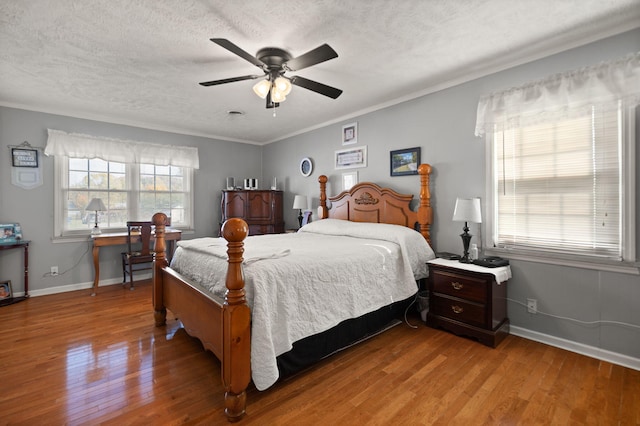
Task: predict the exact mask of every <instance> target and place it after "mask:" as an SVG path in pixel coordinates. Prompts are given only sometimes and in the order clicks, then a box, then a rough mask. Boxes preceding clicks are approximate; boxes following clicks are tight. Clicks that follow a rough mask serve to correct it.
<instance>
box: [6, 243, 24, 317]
mask: <svg viewBox="0 0 640 426" xmlns="http://www.w3.org/2000/svg"><path fill="white" fill-rule="evenodd" d="M30 242H31V241H27V240H22V241H17V242H15V243H3V244H0V250H10V249H15V248H23V249H24V296H20V297H12V298H11V299H4V300H2V301H0V306H4V305H10V304H11V303H16V302H20V301H21V300H24V299H26V298H27V297H29V243H30Z"/></svg>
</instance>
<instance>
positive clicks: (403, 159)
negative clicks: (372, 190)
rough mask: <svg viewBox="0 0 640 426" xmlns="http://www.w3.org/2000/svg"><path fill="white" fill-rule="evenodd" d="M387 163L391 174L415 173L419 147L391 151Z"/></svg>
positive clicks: (416, 171) (416, 172) (418, 162)
mask: <svg viewBox="0 0 640 426" xmlns="http://www.w3.org/2000/svg"><path fill="white" fill-rule="evenodd" d="M389 163H390V170H391V176H406V175H417V174H418V166H419V165H420V147H416V148H407V149H398V150H396V151H391V153H390V160H389Z"/></svg>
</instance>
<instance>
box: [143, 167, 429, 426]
mask: <svg viewBox="0 0 640 426" xmlns="http://www.w3.org/2000/svg"><path fill="white" fill-rule="evenodd" d="M418 173H419V177H420V200H419V205H418V210H417V211H413V210H411V208H410V203H411V201H412V199H413V195H403V194H399V193H397V192H395V191H393V190H391V189H387V188H380V187H379V186H378V185H376V184H373V183H369V182H363V183H360V184H357V185H355V186H354V187H353V188H352V189H351V190H349V191H344V192H342V193H340V194H339V195H337V196H335V197H329V198H327V194H326V184H327V180H328V179H327V177H326V176H324V175H323V176H320V177H319V179H318V181H319V183H320V206H321V214H320V216H321V218H320V219H325V218H334V219H343V220H349V221H354V222H374V223H391V224H396V225H402V226H406V227H409V228H412V229H418V230H419V232H420V233H421V234H422V235H423V236H424V238H425V239H426V240H427V242H429V243H430V242H431V241H430V233H429V232H430V231H429V229H430V225H431V223H432V216H433V214H432V209H431V202H430V190H429V180H430V174H431V166H430V165H428V164H422V165H420V167H419V169H418ZM327 200H329V201H330V203H331V205H330V207H327ZM166 220H167V217H166V215H164V214H163V213H156V214H155V215H154V216H153V219H152V221H153V223H154V225H155V238H156V243H155V249H154V250H155V261H154V268H153V269H154V273H153V308H154V317H155V324H156V326H163V325H164V324H165V323H166V311H167V309H169V310H171V312H173V314H175V315H176V316H177V317H178V318H180V321H181V322H182V324H183V326H184V328H185V331H186V332H187V333H188V334H189V335H191V336H193V337H197V338H198V339H199V340H200V341H201V342H202V344H203V346H204V348H205V349H208V350H210V351H211V352H213V353H214V354H215V355H216V357H217V358H218V359H220V361H221V364H222V382H223V385H224V388H225V414H226V416H227V418H228V420H229V421H232V422H233V421H238V420H240V419H241V418H242V416H244V414H245V407H246V389H247V387H248V385H249V383H250V381H251V355H250V354H251V312H250V309H249V306H248V305H247V301H246V298H245V290H244V284H245V282H244V275H243V269H242V261H243V252H244V249H243V240H244V239H245V238H246V237H247V234H248V227H247V224H246V223H245V222H244V221H243V220H241V219H229V220H227V221H226V222H225V224H224V225H223V227H222V234H223V237H224V238H225V239H226V240H227V242H228V243H227V247H228V250H227V253H228V257H229V258H228V270H227V276H226V282H225V284H226V287H227V292H226V295H225V297H224V299H223V300H218V298H216V297H215V296H212V295H211V294H207V293H206V292H205V291H203V290H201V289H200V288H199V287H197V286H195V285H192V283H191V282H190V281H189V279H187V278H185V277H184V276H182V275H180V274H178V273H177V272H176V271H174V270H172V269H171V268H170V267H169V265H168V262H167V258H166V255H165V249H166V242H165V238H164V237H165V223H166ZM416 226H417V227H418V228H416Z"/></svg>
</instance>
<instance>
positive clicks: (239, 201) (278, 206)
mask: <svg viewBox="0 0 640 426" xmlns="http://www.w3.org/2000/svg"><path fill="white" fill-rule="evenodd" d="M220 210H221V212H222V220H221V221H220V226H222V224H223V223H224V221H226V220H227V219H229V218H232V217H239V218H241V219H244V221H245V222H247V225H249V235H261V234H279V233H282V232H284V220H283V218H282V191H269V190H265V191H263V190H235V191H227V190H224V191H222V201H221V205H220Z"/></svg>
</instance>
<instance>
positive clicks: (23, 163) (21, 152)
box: [11, 148, 38, 167]
mask: <svg viewBox="0 0 640 426" xmlns="http://www.w3.org/2000/svg"><path fill="white" fill-rule="evenodd" d="M11 161H12V163H11V164H12V165H13V167H38V150H37V149H27V148H11Z"/></svg>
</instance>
